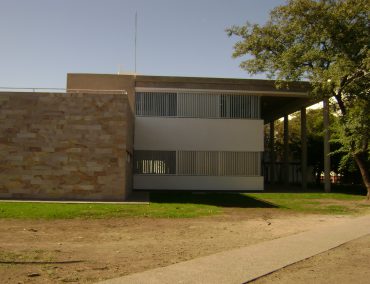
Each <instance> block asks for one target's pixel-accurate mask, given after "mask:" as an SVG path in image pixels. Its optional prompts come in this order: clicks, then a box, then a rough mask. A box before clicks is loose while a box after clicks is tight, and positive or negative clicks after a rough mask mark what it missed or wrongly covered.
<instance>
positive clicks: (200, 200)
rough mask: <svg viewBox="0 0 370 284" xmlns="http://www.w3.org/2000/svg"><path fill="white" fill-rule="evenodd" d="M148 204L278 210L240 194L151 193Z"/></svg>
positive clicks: (271, 205) (270, 204)
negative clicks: (182, 204)
mask: <svg viewBox="0 0 370 284" xmlns="http://www.w3.org/2000/svg"><path fill="white" fill-rule="evenodd" d="M150 202H156V203H193V204H205V205H214V206H220V207H239V208H278V206H276V205H274V204H272V203H269V202H266V201H262V200H259V199H256V198H253V197H250V196H246V195H244V194H241V193H194V192H151V193H150Z"/></svg>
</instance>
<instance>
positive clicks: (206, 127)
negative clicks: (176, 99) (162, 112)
mask: <svg viewBox="0 0 370 284" xmlns="http://www.w3.org/2000/svg"><path fill="white" fill-rule="evenodd" d="M134 144H135V149H136V150H165V151H170V150H190V151H191V150H194V151H247V152H248V151H250V152H262V151H263V121H262V120H252V119H199V118H161V117H136V118H135V140H134Z"/></svg>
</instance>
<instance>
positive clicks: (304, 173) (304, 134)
mask: <svg viewBox="0 0 370 284" xmlns="http://www.w3.org/2000/svg"><path fill="white" fill-rule="evenodd" d="M301 146H302V153H301V169H302V189H303V190H305V189H307V119H306V108H305V107H302V108H301Z"/></svg>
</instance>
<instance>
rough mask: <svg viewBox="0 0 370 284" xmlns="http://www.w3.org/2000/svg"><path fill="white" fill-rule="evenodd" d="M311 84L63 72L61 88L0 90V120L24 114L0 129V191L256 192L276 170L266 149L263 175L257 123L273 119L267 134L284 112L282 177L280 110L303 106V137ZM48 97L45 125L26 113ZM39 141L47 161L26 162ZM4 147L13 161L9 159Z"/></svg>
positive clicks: (107, 196) (92, 194)
mask: <svg viewBox="0 0 370 284" xmlns="http://www.w3.org/2000/svg"><path fill="white" fill-rule="evenodd" d="M308 91H309V85H308V84H307V83H290V84H289V85H286V86H285V87H283V88H279V89H277V88H276V87H275V82H274V81H270V80H249V79H219V78H194V77H166V76H142V75H104V74H68V76H67V89H66V93H60V94H55V93H53V94H51V93H47V94H45V93H28V97H27V96H26V95H25V94H20V93H13V94H12V93H9V92H6V93H0V102H2V104H0V110H1V113H0V120H2V122H6V121H9V120H14V119H18V120H19V121H21V122H22V123H20V125H19V129H17V130H15V132H14V133H13V134H9V127H10V126H9V124H7V123H5V125H7V126H4V124H3V127H0V135H1V136H0V142H1V137H5V138H6V139H7V141H8V144H9V145H10V146H9V147H10V148H9V149H8V148H6V150H4V151H1V150H0V154H3V155H2V157H3V162H4V161H5V164H6V165H8V166H5V167H4V166H3V168H4V169H5V173H8V174H9V173H10V174H11V175H12V176H13V177H14V178H13V179H9V178H7V179H2V180H1V179H0V180H1V182H0V197H5V198H36V199H37V198H41V199H95V200H122V199H124V198H125V197H126V196H127V195H128V194H129V192H131V191H132V190H192V191H194V190H199V191H207V190H215V191H250V190H253V191H255V190H263V189H264V176H263V175H264V174H265V175H266V174H268V175H269V181H270V182H272V183H273V182H274V180H275V178H274V176H276V169H275V167H274V155H273V152H271V153H270V157H271V161H270V167H269V169H268V170H267V171H268V172H265V173H262V164H261V163H262V154H263V151H264V137H263V135H264V134H263V132H264V131H263V129H264V125H265V124H268V123H269V124H270V130H271V137H274V121H275V120H276V119H279V118H280V117H284V118H285V124H284V125H285V142H286V143H285V161H284V165H285V167H284V171H285V175H286V179H285V180H286V181H288V178H289V177H288V175H289V174H288V151H289V149H288V143H287V141H288V131H287V129H288V127H287V126H288V119H287V116H288V114H290V113H293V112H295V111H297V110H301V113H302V122H303V123H302V131H301V132H302V139H303V141H305V113H306V112H305V108H306V107H307V106H309V105H311V104H313V103H315V101H313V100H312V99H311V98H310V97H309V96H308ZM16 98H18V99H16ZM30 98H37V100H35V101H33V103H34V105H33V108H32V109H29V108H27V107H24V108H22V109H20V108H19V107H17V106H19V102H20V101H22V102H24V101H27V100H29V99H30ZM14 100H18V101H14ZM45 102H49V104H48V105H47V107H48V108H49V110H48V111H49V114H48V115H49V118H50V115H51V119H52V123H51V124H50V123H48V121H47V119H46V120H45V115H44V116H40V115H39V116H35V115H33V113H35V111H36V110H37V109H42V112H43V113H44V111H45V110H44V109H45V106H46V105H45ZM64 102H66V104H67V105H68V106H72V107H64V106H62V105H63V103H64ZM53 103H54V104H53ZM58 103H59V104H61V105H58ZM75 103H78V104H79V105H78V106H75V105H74V104H75ZM50 108H54V109H50ZM50 112H51V113H52V114H50ZM24 115H26V116H27V115H28V118H29V120H28V121H29V122H30V123H28V124H27V123H26V121H25V119H24ZM53 115H54V117H53ZM53 119H54V120H53ZM25 125H26V126H27V125H28V126H27V127H26V126H25ZM22 133H23V134H22ZM40 133H49V134H54V133H58V137H59V138H55V139H54V140H53V139H51V138H50V139H47V138H45V135H44V136H43V135H40ZM19 135H20V136H22V135H23V136H22V137H23V138H22V139H23V140H22V141H21V143H22V145H23V146H22V147H19V146H20V145H18V144H19V143H20V140H19V137H20V136H19ZM24 135H26V136H27V135H28V136H27V137H29V138H30V139H28V140H27V137H26V136H24ZM31 136H32V137H31ZM25 137H26V138H25ZM94 139H96V140H94ZM45 141H49V145H48V147H45V145H42V146H39V148H38V149H36V150H37V151H36V154H35V153H33V154H32V155H31V156H32V157H37V158H35V159H36V161H40V157H39V156H42V155H44V157H48V159H49V161H54V162H50V163H49V166H46V165H45V164H42V165H41V164H40V163H39V164H38V162H34V164H33V165H34V167H32V165H28V164H27V163H28V162H26V161H28V160H27V159H28V158H29V156H30V153H29V152H30V151H31V150H30V149H32V148H30V147H32V146H34V144H35V143H36V142H38V143H39V144H42V143H45ZM94 141H95V143H94ZM17 143H18V144H17ZM273 143H274V139H270V147H271V149H273ZM24 145H26V147H25V146H24ZM61 145H64V147H62V146H61ZM302 145H303V150H302V173H305V172H306V171H307V168H306V163H307V152H306V151H307V150H306V144H305V143H302ZM46 148H47V149H46ZM11 149H13V150H11ZM11 151H13V152H14V153H17V154H16V155H17V156H18V157H19V159H18V160H17V159H16V161H14V159H13V160H12V159H9V158H6V156H9V154H10V153H11ZM17 151H18V152H17ZM7 159H8V160H7ZM78 159H80V160H79V161H78V162H76V161H77V160H78ZM26 164H27V165H26ZM53 168H54V169H55V171H56V172H58V174H57V175H55V172H52V169H53ZM22 169H23V172H22ZM25 169H26V170H25ZM35 169H37V170H35ZM3 173H4V171H3ZM0 175H1V173H0ZM35 177H39V179H40V180H39V181H36V180H35ZM61 177H65V178H61ZM82 177H83V178H82ZM70 180H73V181H74V182H70ZM15 181H16V182H15ZM302 185H303V187H305V185H306V179H305V174H303V175H302ZM50 186H51V187H52V188H53V190H52V191H50ZM27 187H28V188H31V190H29V189H27ZM48 188H49V189H48Z"/></svg>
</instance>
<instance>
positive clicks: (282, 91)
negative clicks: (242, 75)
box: [67, 73, 320, 123]
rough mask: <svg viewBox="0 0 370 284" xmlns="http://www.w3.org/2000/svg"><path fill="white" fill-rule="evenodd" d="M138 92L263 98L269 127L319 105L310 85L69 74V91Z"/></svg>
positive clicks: (253, 80) (243, 80)
mask: <svg viewBox="0 0 370 284" xmlns="http://www.w3.org/2000/svg"><path fill="white" fill-rule="evenodd" d="M127 88H128V89H130V88H132V89H135V90H136V91H151V90H153V89H156V90H158V91H160V90H163V91H167V92H168V91H179V90H184V91H186V90H189V89H190V90H192V91H210V90H212V92H214V93H233V94H235V93H236V94H238V93H240V94H246V93H247V94H248V93H249V94H253V95H258V96H261V118H262V119H263V120H264V121H265V123H268V122H270V121H273V120H276V119H279V118H281V117H282V116H284V115H287V114H291V113H293V112H296V111H299V110H300V109H301V108H302V107H308V106H310V105H313V104H315V103H317V102H319V101H320V100H319V99H315V98H313V97H312V96H310V95H309V92H310V90H311V87H310V84H309V83H308V82H286V83H285V84H284V86H283V87H281V88H277V87H276V82H275V81H274V80H260V79H233V78H206V77H178V76H151V75H135V74H83V73H82V74H73V73H72V74H71V73H70V74H68V76H67V89H94V90H95V89H96V90H119V89H125V90H127Z"/></svg>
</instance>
